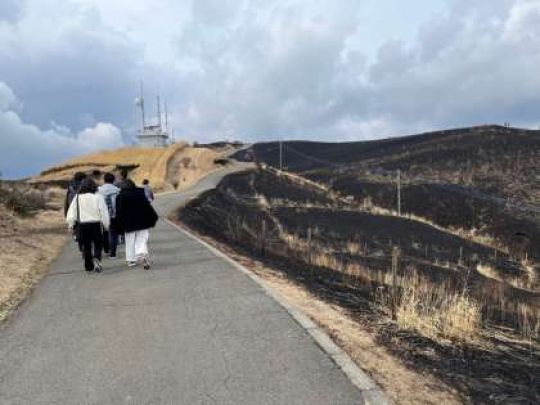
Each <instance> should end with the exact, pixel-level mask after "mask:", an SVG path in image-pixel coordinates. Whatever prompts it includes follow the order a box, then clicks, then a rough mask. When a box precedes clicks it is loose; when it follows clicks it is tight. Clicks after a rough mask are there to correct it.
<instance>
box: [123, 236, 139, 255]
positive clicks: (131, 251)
mask: <svg viewBox="0 0 540 405" xmlns="http://www.w3.org/2000/svg"><path fill="white" fill-rule="evenodd" d="M135 234H136V232H126V234H125V240H126V261H127V262H128V263H131V262H136V261H137V257H136V255H135Z"/></svg>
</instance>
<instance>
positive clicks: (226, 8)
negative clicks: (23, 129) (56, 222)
mask: <svg viewBox="0 0 540 405" xmlns="http://www.w3.org/2000/svg"><path fill="white" fill-rule="evenodd" d="M406 3H407V4H406V5H404V2H402V1H401V0H384V2H382V3H381V0H361V1H358V0H279V1H271V2H270V1H264V0H223V1H217V0H188V1H183V2H178V1H175V0H155V1H152V2H149V1H145V0H115V1H109V0H25V1H24V2H22V3H21V2H14V1H11V0H10V1H8V2H6V3H2V4H3V8H2V7H0V58H1V60H2V63H1V64H0V81H4V82H5V83H6V84H7V85H9V87H10V88H11V89H13V91H14V92H15V93H16V94H17V95H18V96H19V98H20V99H21V101H22V103H19V104H24V109H21V106H20V105H19V106H13V105H12V103H13V101H6V100H8V99H9V98H10V97H11V98H13V97H12V96H8V95H4V96H3V98H2V99H3V100H4V101H3V102H4V103H8V104H9V105H10V106H11V107H10V111H11V113H14V114H15V115H16V116H17V117H18V118H19V120H20V121H21V125H24V124H22V123H25V122H31V123H34V124H35V125H36V126H37V127H40V128H49V127H50V128H51V131H52V132H53V133H55V134H56V135H62V136H64V138H70V139H71V138H77V137H79V136H80V133H82V132H84V130H85V128H97V127H98V126H99V125H98V123H99V122H111V123H114V124H115V125H116V126H117V127H119V128H122V132H123V133H124V137H125V139H130V138H131V137H132V136H133V133H134V130H135V127H136V125H137V122H138V120H137V117H136V115H135V114H136V112H135V110H134V108H133V104H132V100H133V98H134V97H135V96H136V93H137V89H138V81H139V79H144V81H145V87H146V89H147V93H146V96H147V97H146V99H147V104H146V105H147V106H148V115H149V116H150V119H151V115H152V114H153V108H152V107H153V106H152V104H153V103H152V102H151V100H152V99H153V97H154V96H155V93H156V92H158V91H160V92H161V93H162V95H163V96H167V98H168V101H169V110H170V112H171V117H170V118H171V121H172V122H173V124H174V128H175V130H176V131H175V132H176V136H177V138H179V137H182V138H188V139H193V140H199V141H206V140H214V139H219V138H222V137H224V136H226V137H228V138H231V137H236V138H242V139H245V140H251V141H252V140H262V139H265V140H266V139H272V138H274V139H275V138H276V137H283V138H307V137H311V138H316V139H325V140H340V139H347V140H352V139H373V138H378V137H381V136H389V135H399V134H409V133H414V132H416V131H420V130H424V129H436V128H446V127H451V126H462V125H470V124H483V123H497V122H498V123H502V122H505V121H509V122H511V123H513V124H515V125H523V126H532V125H534V124H537V123H538V118H537V117H538V111H540V75H538V73H537V70H538V66H539V65H540V40H539V39H540V0H477V1H474V2H471V1H470V0H448V1H443V0H429V1H428V0H411V1H408V2H406ZM8 4H9V5H8ZM21 4H24V6H22V7H21ZM381 4H383V5H384V10H383V6H381ZM378 10H379V11H380V12H379V13H378V14H376V12H377V11H378ZM2 14H4V15H2ZM375 14H376V15H375ZM417 15H418V16H419V17H418V19H417V20H416V19H415V18H416V17H415V16H417ZM44 16H46V18H45V17H44ZM387 16H390V17H387ZM403 19H407V22H403V23H401V22H400V21H401V20H403ZM412 20H414V21H412ZM389 24H391V27H389V26H388V25H389ZM415 27H416V31H417V35H416V36H414V35H413V34H412V33H413V32H414V31H415ZM0 92H4V93H6V91H5V89H4V90H2V89H1V88H0ZM4 110H5V108H4ZM53 122H56V123H58V124H55V125H52V123H53ZM62 126H64V127H68V128H70V129H68V130H67V135H66V134H65V132H66V131H65V130H63V129H61V127H62ZM103 130H104V129H103V128H101V129H100V131H103ZM41 132H43V133H44V132H46V131H41ZM4 136H5V135H3V134H0V137H2V139H3V137H4ZM107 136H110V137H112V135H110V134H109V135H107ZM83 139H85V138H84V137H83V138H81V139H78V144H79V145H83V144H85V141H83ZM36 159H37V158H36ZM50 160H51V159H48V160H47V161H50ZM38 161H39V159H38V160H37V161H36V162H38ZM44 164H45V159H42V163H41V165H42V166H43V165H44ZM38 166H39V164H38V163H36V167H38ZM21 170H22V169H21Z"/></svg>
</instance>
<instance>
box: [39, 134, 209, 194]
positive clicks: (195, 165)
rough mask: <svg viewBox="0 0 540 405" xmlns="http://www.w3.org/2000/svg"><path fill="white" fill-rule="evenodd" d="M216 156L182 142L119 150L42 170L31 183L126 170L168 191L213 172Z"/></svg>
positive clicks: (55, 181)
mask: <svg viewBox="0 0 540 405" xmlns="http://www.w3.org/2000/svg"><path fill="white" fill-rule="evenodd" d="M218 156H219V153H218V152H216V151H213V150H210V149H207V148H193V147H191V146H189V145H188V144H185V143H176V144H173V145H170V146H169V147H167V148H139V147H129V148H121V149H116V150H109V151H100V152H96V153H93V154H90V155H85V156H80V157H77V158H74V159H71V160H68V161H67V162H64V163H62V164H60V165H58V166H54V167H52V168H49V169H47V170H45V171H43V172H42V173H41V174H40V175H38V176H36V177H35V178H33V179H32V180H31V182H33V183H57V184H65V183H67V182H68V181H69V180H70V179H71V178H72V177H73V174H74V173H75V172H77V171H83V172H87V173H90V172H92V171H93V170H99V171H101V172H106V171H112V172H118V171H119V170H120V169H122V168H126V169H128V170H130V177H131V178H132V179H133V180H134V181H135V182H136V183H138V184H140V183H141V182H142V180H143V179H148V180H150V183H151V184H152V186H153V187H154V188H155V189H156V190H171V189H176V188H184V187H188V186H189V185H191V184H193V183H194V182H195V181H197V179H199V178H200V177H201V176H203V175H204V174H206V173H208V172H209V171H212V170H214V169H215V168H216V164H215V163H214V160H215V159H216V158H217V157H218Z"/></svg>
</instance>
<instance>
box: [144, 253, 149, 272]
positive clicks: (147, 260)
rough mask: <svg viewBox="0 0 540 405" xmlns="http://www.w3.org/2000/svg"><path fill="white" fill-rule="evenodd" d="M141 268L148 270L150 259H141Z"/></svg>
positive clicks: (146, 257)
mask: <svg viewBox="0 0 540 405" xmlns="http://www.w3.org/2000/svg"><path fill="white" fill-rule="evenodd" d="M143 268H144V269H145V270H150V259H149V258H148V256H144V257H143Z"/></svg>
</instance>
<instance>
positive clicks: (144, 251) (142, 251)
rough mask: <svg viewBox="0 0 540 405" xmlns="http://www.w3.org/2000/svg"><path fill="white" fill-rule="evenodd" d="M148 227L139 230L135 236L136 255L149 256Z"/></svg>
mask: <svg viewBox="0 0 540 405" xmlns="http://www.w3.org/2000/svg"><path fill="white" fill-rule="evenodd" d="M148 235H149V232H148V229H143V230H142V231H137V232H136V236H135V256H136V257H137V258H142V257H145V256H148Z"/></svg>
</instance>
